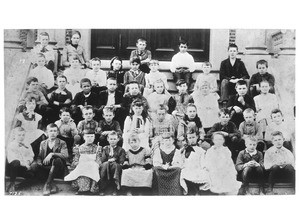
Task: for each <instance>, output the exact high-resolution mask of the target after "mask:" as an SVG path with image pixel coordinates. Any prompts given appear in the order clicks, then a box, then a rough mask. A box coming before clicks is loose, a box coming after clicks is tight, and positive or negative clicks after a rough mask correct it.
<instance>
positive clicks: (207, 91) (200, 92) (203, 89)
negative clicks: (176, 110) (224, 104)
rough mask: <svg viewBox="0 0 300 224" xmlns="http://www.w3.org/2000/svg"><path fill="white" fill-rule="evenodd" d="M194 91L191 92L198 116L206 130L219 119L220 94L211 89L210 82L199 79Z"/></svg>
mask: <svg viewBox="0 0 300 224" xmlns="http://www.w3.org/2000/svg"><path fill="white" fill-rule="evenodd" d="M194 89H195V90H194V92H193V93H192V94H191V96H192V98H193V101H194V104H195V105H196V107H197V113H198V116H199V117H200V118H201V120H202V125H203V128H204V130H205V132H208V131H209V129H210V128H211V127H212V126H213V125H214V124H215V123H217V122H218V121H219V118H218V113H219V103H218V99H219V95H218V94H216V93H215V92H212V91H211V86H210V83H209V82H206V81H203V82H202V81H199V82H198V83H196V85H195V88H194Z"/></svg>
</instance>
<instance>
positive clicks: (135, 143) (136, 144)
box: [129, 139, 140, 151]
mask: <svg viewBox="0 0 300 224" xmlns="http://www.w3.org/2000/svg"><path fill="white" fill-rule="evenodd" d="M129 145H130V147H131V149H132V150H133V151H136V150H138V149H139V148H140V141H138V140H137V139H130V141H129Z"/></svg>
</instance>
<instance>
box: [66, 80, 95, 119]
mask: <svg viewBox="0 0 300 224" xmlns="http://www.w3.org/2000/svg"><path fill="white" fill-rule="evenodd" d="M80 88H81V89H82V91H81V92H79V93H77V94H76V95H75V97H74V99H73V102H72V105H71V110H72V118H73V119H74V121H75V123H76V124H78V122H79V121H80V120H81V119H82V109H83V107H84V106H87V105H90V106H93V108H94V111H95V113H96V118H99V117H100V112H99V108H100V100H99V96H98V95H97V94H96V93H93V92H91V89H92V83H91V80H89V79H87V78H83V79H81V81H80ZM97 120H98V119H97Z"/></svg>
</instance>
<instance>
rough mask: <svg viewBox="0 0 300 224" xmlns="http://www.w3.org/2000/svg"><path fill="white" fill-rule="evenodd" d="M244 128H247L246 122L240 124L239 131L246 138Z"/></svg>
mask: <svg viewBox="0 0 300 224" xmlns="http://www.w3.org/2000/svg"><path fill="white" fill-rule="evenodd" d="M244 126H245V123H244V122H242V123H240V126H239V131H240V133H241V136H244Z"/></svg>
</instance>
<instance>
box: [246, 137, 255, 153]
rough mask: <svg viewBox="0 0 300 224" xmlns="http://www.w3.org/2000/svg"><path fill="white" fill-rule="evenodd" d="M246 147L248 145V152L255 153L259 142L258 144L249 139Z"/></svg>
mask: <svg viewBox="0 0 300 224" xmlns="http://www.w3.org/2000/svg"><path fill="white" fill-rule="evenodd" d="M245 145H246V147H247V150H248V151H249V152H254V151H255V149H256V146H257V142H256V141H252V140H250V139H247V140H246V141H245Z"/></svg>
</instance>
